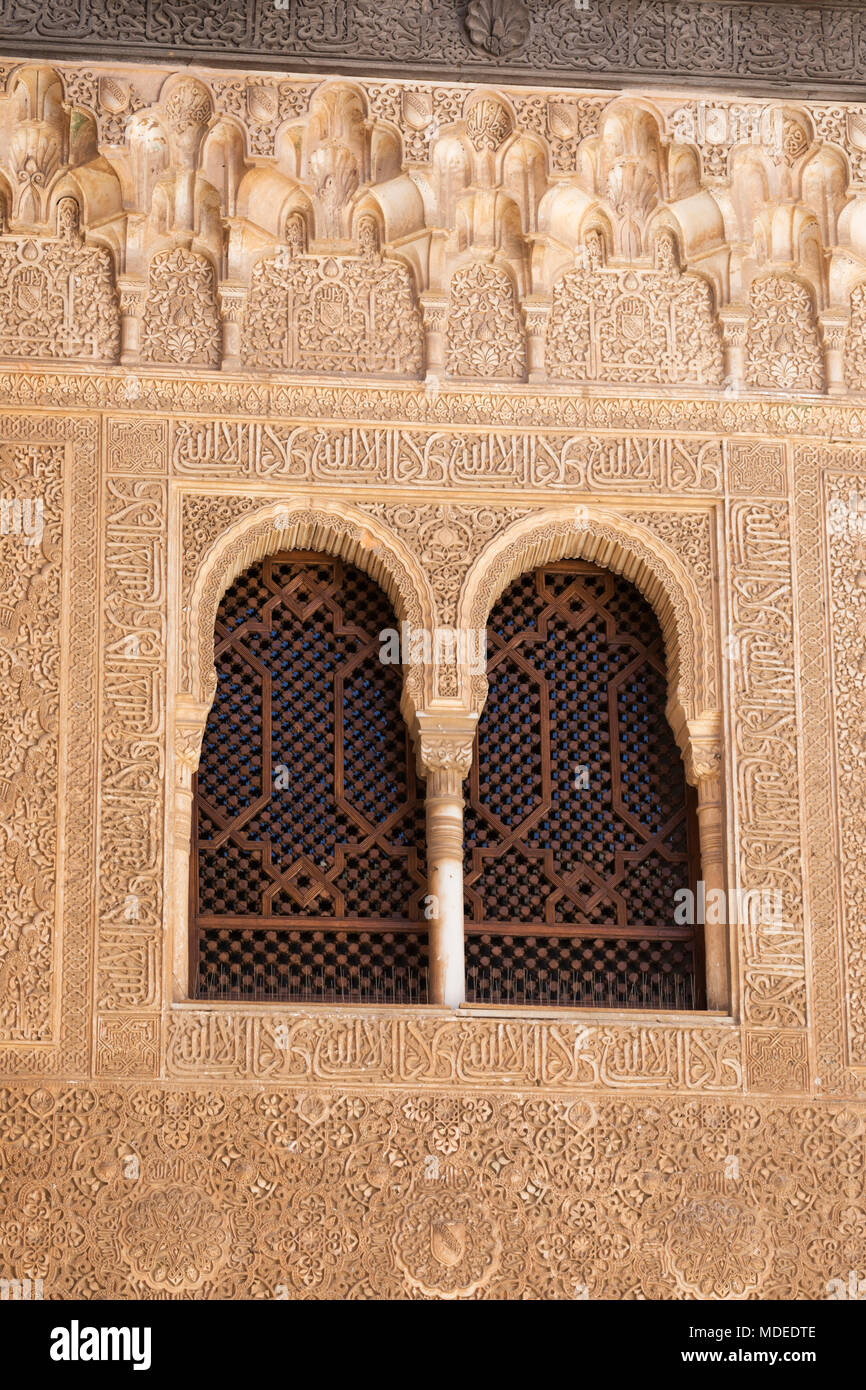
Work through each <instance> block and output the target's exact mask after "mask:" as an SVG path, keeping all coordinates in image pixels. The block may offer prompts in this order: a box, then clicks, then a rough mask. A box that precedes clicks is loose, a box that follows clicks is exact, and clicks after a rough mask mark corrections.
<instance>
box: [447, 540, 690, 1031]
mask: <svg viewBox="0 0 866 1390" xmlns="http://www.w3.org/2000/svg"><path fill="white" fill-rule="evenodd" d="M488 680H489V696H488V700H487V703H486V705H485V708H484V711H483V714H482V716H481V719H480V721H479V727H478V732H477V736H476V746H475V755H474V758H473V766H472V771H471V774H470V778H469V785H468V793H467V806H466V817H465V865H464V868H465V874H464V883H465V901H466V938H467V939H466V968H467V993H468V998H469V999H471V1000H474V1001H476V1002H481V1003H495V1004H506V1005H507V1004H518V1005H523V1004H530V1005H532V1004H538V1005H561V1006H586V1005H598V1006H606V1007H607V1006H609V1007H639V1008H640V1007H664V1008H693V1007H700V1006H701V1004H702V995H701V989H700V987H699V984H698V981H699V979H700V975H701V961H700V944H701V943H700V940H699V936H700V933H699V932H698V931H696V928H695V927H694V926H689V925H677V924H676V923H675V921H674V912H675V908H676V906H677V903H676V901H675V899H674V893H675V891H676V890H677V889H679V888H691V889H692V891H693V892H694V891H695V888H696V880H697V876H698V873H697V848H696V847H697V833H696V832H697V824H696V822H697V817H696V814H695V808H694V805H693V799H692V797H691V795H690V792H691V789H687V787H686V783H685V775H684V770H683V764H682V759H681V756H680V753H679V750H678V748H677V746H676V742H675V740H674V737H673V734H672V732H671V729H670V726H669V724H668V722H667V720H666V718H665V714H664V710H665V703H666V699H667V681H666V670H665V658H664V648H663V641H662V634H661V629H660V627H659V623H658V620H657V619H656V616H655V614H654V613H653V611H652V609H651V608H650V606H649V604H648V603H647V602H646V601H645V600H644V599H643V597H642V596H641V595H640V593H639V592H638V591H637V590H636V589H635V588H634V587H633V585H631V584H629V583H627V582H626V581H625V580H623V579H621V578H619V577H618V576H616V575H614V574H613V573H611V572H610V571H608V570H604V569H600V568H598V567H597V566H595V565H592V564H589V563H586V562H584V561H581V560H569V561H562V562H560V563H557V564H551V565H546V566H544V567H543V568H541V569H538V570H536V571H535V572H534V573H529V574H524V575H522V576H520V577H519V578H518V579H515V580H514V582H513V583H512V584H511V585H510V586H509V587H508V588H507V589H506V591H505V592H504V593H503V594H502V596H501V597H500V599H499V601H498V603H497V604H496V606H495V608H494V610H493V612H492V613H491V616H490V620H489V624H488Z"/></svg>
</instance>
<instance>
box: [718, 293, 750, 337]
mask: <svg viewBox="0 0 866 1390" xmlns="http://www.w3.org/2000/svg"><path fill="white" fill-rule="evenodd" d="M719 324H720V325H721V329H722V342H723V343H724V345H725V347H742V346H743V344H744V343H745V341H746V333H747V332H748V328H749V309H748V306H747V305H745V304H723V305H722V307H721V308H720V309H719Z"/></svg>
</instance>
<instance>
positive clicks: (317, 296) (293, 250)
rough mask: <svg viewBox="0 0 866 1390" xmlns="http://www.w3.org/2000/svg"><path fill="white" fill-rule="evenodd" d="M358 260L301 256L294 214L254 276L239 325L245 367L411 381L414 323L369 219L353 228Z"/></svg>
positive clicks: (400, 269) (416, 350) (399, 272)
mask: <svg viewBox="0 0 866 1390" xmlns="http://www.w3.org/2000/svg"><path fill="white" fill-rule="evenodd" d="M358 242H359V247H360V251H359V254H358V255H348V256H316V255H309V254H307V250H306V228H305V225H304V221H303V218H302V217H301V216H300V214H292V215H291V216H290V217H289V219H288V223H287V226H286V243H285V246H283V247H281V249H280V250H279V251H278V252H277V254H276V256H269V257H267V258H266V259H265V260H263V261H260V262H259V263H258V265H257V266H256V267H255V269H254V270H253V276H252V286H251V289H250V298H249V304H248V306H247V312H246V315H245V318H244V329H243V359H244V364H245V365H246V366H247V367H270V368H281V367H282V368H290V369H293V370H302V371H310V372H365V373H368V372H370V373H376V374H382V375H386V374H388V375H398V374H399V375H401V376H415V377H417V376H418V375H419V374H420V372H421V367H422V364H423V359H424V348H423V336H422V331H421V321H420V317H419V314H418V308H417V303H416V299H415V293H414V288H413V283H412V276H411V273H410V271H409V270H408V269H407V267H406V266H405V265H402V264H400V263H399V262H396V261H391V260H387V259H385V258H384V257H383V256H382V254H381V251H380V247H379V231H378V228H377V226H376V223H375V221H374V220H373V218H371V217H367V218H363V219H362V220H361V222H360V224H359V227H358Z"/></svg>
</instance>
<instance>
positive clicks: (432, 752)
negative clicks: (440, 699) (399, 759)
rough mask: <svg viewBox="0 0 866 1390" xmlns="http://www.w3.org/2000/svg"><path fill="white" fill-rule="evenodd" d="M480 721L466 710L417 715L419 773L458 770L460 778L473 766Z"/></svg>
mask: <svg viewBox="0 0 866 1390" xmlns="http://www.w3.org/2000/svg"><path fill="white" fill-rule="evenodd" d="M477 724H478V721H477V719H475V718H474V717H472V716H471V715H466V714H462V713H461V714H459V715H457V714H442V715H435V714H433V715H431V714H423V713H419V714H416V716H415V721H414V726H413V730H412V733H413V738H414V740H415V758H416V764H417V769H418V776H419V777H426V776H427V775H428V773H435V772H450V773H458V774H459V777H460V780H461V781H462V780H463V778H464V777H465V776H466V775H467V773H468V772H469V769H470V767H471V766H472V749H473V747H474V744H475V730H476V727H477Z"/></svg>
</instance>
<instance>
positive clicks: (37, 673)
mask: <svg viewBox="0 0 866 1390" xmlns="http://www.w3.org/2000/svg"><path fill="white" fill-rule="evenodd" d="M64 455H65V450H64V448H63V445H62V444H55V445H44V446H39V445H27V444H24V443H22V444H10V443H5V444H0V594H2V598H0V704H2V715H0V825H2V830H0V899H2V903H3V908H2V921H0V1041H3V1042H18V1043H23V1042H48V1041H49V1040H50V1039H51V1036H52V1022H53V1019H52V1003H53V998H54V984H55V972H56V968H57V963H58V962H57V931H58V921H57V918H58V910H59V907H60V904H59V903H58V898H57V871H58V867H59V866H58V863H57V830H58V815H59V812H60V808H59V798H60V785H61V781H60V766H59V747H60V745H59V739H60V729H59V719H60V680H61V662H60V655H61V631H62V629H61V592H62V590H61V585H62V579H61V561H62V556H63V542H64V533H65V525H64V501H63V498H64Z"/></svg>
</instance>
